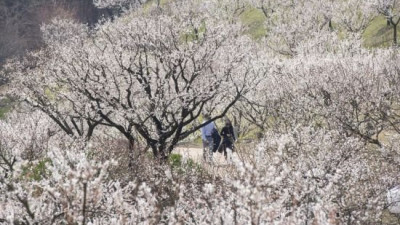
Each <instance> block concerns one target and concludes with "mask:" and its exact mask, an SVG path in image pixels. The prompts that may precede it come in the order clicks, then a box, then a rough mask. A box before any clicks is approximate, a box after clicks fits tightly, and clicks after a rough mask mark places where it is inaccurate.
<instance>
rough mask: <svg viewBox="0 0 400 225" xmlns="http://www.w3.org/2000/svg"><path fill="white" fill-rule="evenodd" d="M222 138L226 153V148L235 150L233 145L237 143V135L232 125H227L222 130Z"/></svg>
mask: <svg viewBox="0 0 400 225" xmlns="http://www.w3.org/2000/svg"><path fill="white" fill-rule="evenodd" d="M221 136H222V147H223V150H224V152H226V148H230V149H232V150H233V143H234V142H235V141H236V139H235V133H234V131H233V126H232V125H225V126H224V127H223V128H222V130H221Z"/></svg>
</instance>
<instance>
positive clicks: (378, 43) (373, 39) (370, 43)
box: [363, 16, 400, 48]
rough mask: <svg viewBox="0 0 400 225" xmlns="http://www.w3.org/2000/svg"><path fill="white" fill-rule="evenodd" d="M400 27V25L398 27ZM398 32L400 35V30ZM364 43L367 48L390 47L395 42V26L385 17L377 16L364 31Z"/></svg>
mask: <svg viewBox="0 0 400 225" xmlns="http://www.w3.org/2000/svg"><path fill="white" fill-rule="evenodd" d="M398 28H399V29H400V27H398ZM399 29H398V31H397V34H398V35H399V36H400V31H399ZM363 44H364V46H365V47H367V48H376V47H389V46H391V45H392V44H393V26H391V25H390V26H388V25H387V22H386V19H385V17H383V16H377V17H376V18H374V19H373V20H372V22H371V24H370V25H369V26H368V27H367V28H366V29H365V31H364V33H363Z"/></svg>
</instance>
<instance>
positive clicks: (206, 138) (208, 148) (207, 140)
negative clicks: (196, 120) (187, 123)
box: [200, 115, 218, 162]
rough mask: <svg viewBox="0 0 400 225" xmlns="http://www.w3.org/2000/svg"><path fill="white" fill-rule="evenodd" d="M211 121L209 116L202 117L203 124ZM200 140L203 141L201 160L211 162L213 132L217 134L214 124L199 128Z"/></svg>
mask: <svg viewBox="0 0 400 225" xmlns="http://www.w3.org/2000/svg"><path fill="white" fill-rule="evenodd" d="M210 120H211V118H210V116H209V115H205V116H204V122H203V123H207V122H209V121H210ZM200 131H201V139H202V141H203V158H204V160H205V161H209V162H212V160H213V150H214V145H215V143H214V138H213V135H215V132H217V133H218V131H217V128H216V126H215V124H214V122H210V123H208V124H207V125H205V126H203V127H202V128H200Z"/></svg>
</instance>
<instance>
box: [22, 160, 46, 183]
mask: <svg viewBox="0 0 400 225" xmlns="http://www.w3.org/2000/svg"><path fill="white" fill-rule="evenodd" d="M48 163H51V160H50V159H43V160H40V161H39V162H37V163H30V164H29V165H27V166H25V167H23V168H22V177H24V178H26V179H29V180H35V181H40V180H41V179H42V178H44V177H46V176H47V175H49V173H50V172H49V171H48V170H47V164H48Z"/></svg>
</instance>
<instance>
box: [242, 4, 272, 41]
mask: <svg viewBox="0 0 400 225" xmlns="http://www.w3.org/2000/svg"><path fill="white" fill-rule="evenodd" d="M240 20H241V22H242V23H243V24H244V25H245V26H246V27H247V31H246V33H247V34H249V35H250V36H251V37H252V38H254V39H256V40H258V39H260V38H262V37H264V36H265V35H266V33H267V29H266V27H265V16H264V13H263V12H262V11H261V10H260V9H256V8H249V9H246V10H245V11H244V12H243V13H242V15H240Z"/></svg>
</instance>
